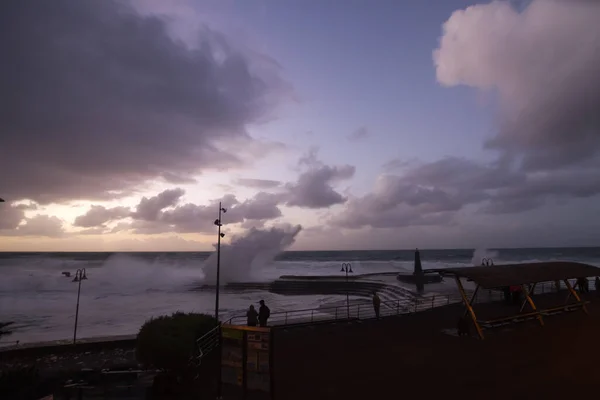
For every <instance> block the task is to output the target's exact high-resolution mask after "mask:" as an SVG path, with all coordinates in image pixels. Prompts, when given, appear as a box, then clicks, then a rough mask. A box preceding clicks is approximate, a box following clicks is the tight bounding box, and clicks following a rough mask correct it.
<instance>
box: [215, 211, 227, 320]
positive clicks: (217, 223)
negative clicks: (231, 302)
mask: <svg viewBox="0 0 600 400" xmlns="http://www.w3.org/2000/svg"><path fill="white" fill-rule="evenodd" d="M226 212H227V210H226V209H225V208H223V207H222V206H221V202H219V218H217V219H216V220H215V225H216V226H218V227H219V230H218V236H217V288H216V289H217V293H216V295H215V320H216V321H217V325H219V285H220V282H219V278H220V273H221V238H222V237H225V234H224V233H221V227H222V226H223V223H222V222H221V213H226Z"/></svg>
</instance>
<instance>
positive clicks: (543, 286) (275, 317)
mask: <svg viewBox="0 0 600 400" xmlns="http://www.w3.org/2000/svg"><path fill="white" fill-rule="evenodd" d="M560 285H561V286H560V290H565V289H566V287H565V286H564V283H562V282H561V283H560ZM530 289H531V288H530ZM589 290H590V291H593V290H595V287H594V285H593V284H592V285H590V287H589ZM556 292H557V290H556V286H555V284H554V282H542V283H538V284H537V285H536V287H535V290H534V293H533V295H536V294H538V295H539V294H546V293H556ZM467 296H468V297H469V298H471V297H472V296H473V291H467ZM503 300H504V293H503V292H501V291H499V290H480V291H478V293H477V295H476V296H475V299H474V300H473V303H474V304H481V303H488V302H492V301H503ZM460 302H462V297H461V296H460V295H459V294H436V295H431V296H423V297H417V296H415V297H413V298H406V299H402V300H391V301H382V302H381V307H380V312H379V316H380V317H390V316H396V315H405V314H413V313H418V312H423V311H427V310H432V309H434V308H437V307H442V306H447V305H450V304H456V303H460ZM375 317H376V315H375V309H374V307H373V304H372V303H371V302H370V301H364V302H355V303H351V304H350V305H347V304H343V305H339V306H332V307H319V308H308V309H302V310H290V311H279V312H273V313H271V316H270V317H269V326H286V325H301V324H315V323H320V322H335V321H342V320H346V321H347V320H365V319H372V318H375ZM226 323H227V324H232V325H245V324H246V316H245V315H237V316H234V317H232V318H230V319H229V320H227V322H226ZM220 328H221V327H220V326H216V327H214V328H213V329H211V330H210V331H208V332H207V333H206V334H204V335H203V336H202V337H201V338H199V339H198V340H197V341H196V344H197V346H198V355H197V356H196V362H197V363H198V364H199V363H200V362H201V360H202V358H203V357H204V356H206V355H207V354H209V353H210V352H211V351H212V350H214V349H215V348H217V347H218V346H219V335H220Z"/></svg>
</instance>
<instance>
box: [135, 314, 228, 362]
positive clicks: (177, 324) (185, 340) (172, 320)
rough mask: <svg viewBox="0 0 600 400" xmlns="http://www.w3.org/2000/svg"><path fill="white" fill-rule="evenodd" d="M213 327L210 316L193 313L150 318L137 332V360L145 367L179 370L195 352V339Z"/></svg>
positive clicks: (214, 322)
mask: <svg viewBox="0 0 600 400" xmlns="http://www.w3.org/2000/svg"><path fill="white" fill-rule="evenodd" d="M215 325H216V320H215V318H214V317H212V316H210V315H206V314H197V313H189V314H186V313H182V312H176V313H174V314H172V315H171V316H161V317H157V318H151V319H150V320H148V321H146V322H145V323H144V325H142V327H141V328H140V332H139V333H138V336H137V345H136V357H137V360H138V361H139V362H140V363H141V364H143V365H144V366H145V367H147V368H148V367H150V368H157V369H161V370H165V371H172V372H177V371H183V370H185V369H186V368H188V366H189V361H190V357H191V356H192V355H194V354H196V353H197V349H196V340H197V339H198V338H200V337H201V336H202V335H204V334H205V333H207V332H208V331H209V330H211V329H213V328H214V327H215Z"/></svg>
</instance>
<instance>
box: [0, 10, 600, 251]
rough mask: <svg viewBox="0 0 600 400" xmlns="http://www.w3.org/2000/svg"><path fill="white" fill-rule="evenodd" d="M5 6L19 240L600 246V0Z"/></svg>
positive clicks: (167, 247) (7, 186)
mask: <svg viewBox="0 0 600 400" xmlns="http://www.w3.org/2000/svg"><path fill="white" fill-rule="evenodd" d="M1 7H2V12H0V26H2V27H3V30H4V31H5V33H8V34H3V35H1V36H0V49H2V52H3V54H2V58H3V60H4V62H2V63H1V64H0V87H1V88H2V90H1V91H0V197H1V198H3V199H4V200H5V202H4V203H0V251H193V250H199V251H201V250H212V249H213V246H214V243H215V241H216V236H217V233H216V231H217V227H216V226H215V225H214V221H215V219H216V218H218V210H219V202H221V205H222V207H223V208H225V209H226V210H227V212H226V213H224V214H223V216H222V223H223V228H222V229H223V232H224V233H225V234H226V236H225V238H224V239H223V240H224V241H225V242H228V241H230V240H232V239H233V240H235V239H236V238H240V237H243V236H244V235H247V234H248V233H249V232H255V231H256V230H259V231H270V232H274V231H277V232H294V234H295V232H299V233H298V234H297V235H296V236H295V242H294V243H293V245H292V247H291V249H294V250H352V249H356V250H358V249H408V248H415V247H419V248H481V247H485V248H499V247H560V246H594V245H598V243H600V218H598V217H595V216H597V215H599V212H600V201H598V200H599V195H600V173H598V172H597V171H598V168H599V167H600V114H599V113H598V110H599V109H600V74H598V72H597V71H600V24H598V23H597V21H599V20H600V2H599V1H595V0H529V1H525V0H522V1H517V0H515V1H507V0H506V1H505V0H496V1H491V2H489V1H488V2H485V1H482V2H476V1H459V0H445V1H436V0H423V1H418V2H416V1H415V2H400V1H394V0H378V1H376V2H373V1H366V0H331V1H317V0H303V1H300V0H220V1H217V0H173V1H169V2H164V1H161V0H105V1H85V2H81V1H75V0H54V1H52V2H47V1H44V0H28V1H20V0H7V1H4V2H3V3H2V6H1ZM298 226H300V228H301V229H300V228H298Z"/></svg>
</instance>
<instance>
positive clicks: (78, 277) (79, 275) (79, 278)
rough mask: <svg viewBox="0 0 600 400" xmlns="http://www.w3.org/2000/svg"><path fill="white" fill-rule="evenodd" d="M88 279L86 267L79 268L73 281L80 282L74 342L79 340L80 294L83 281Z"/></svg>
mask: <svg viewBox="0 0 600 400" xmlns="http://www.w3.org/2000/svg"><path fill="white" fill-rule="evenodd" d="M85 279H87V276H86V275H85V268H82V269H78V270H77V272H75V278H73V282H79V285H78V286H77V308H75V328H74V329H73V344H75V342H76V340H77V320H78V319H79V295H80V294H81V281H83V280H85Z"/></svg>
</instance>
